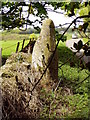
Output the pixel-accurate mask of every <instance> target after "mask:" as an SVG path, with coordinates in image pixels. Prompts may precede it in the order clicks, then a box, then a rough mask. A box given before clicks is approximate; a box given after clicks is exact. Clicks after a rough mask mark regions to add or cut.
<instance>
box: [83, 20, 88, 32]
mask: <svg viewBox="0 0 90 120" xmlns="http://www.w3.org/2000/svg"><path fill="white" fill-rule="evenodd" d="M88 25H89V24H88V22H86V23H84V24H83V29H84V33H85V32H86V29H87V27H88Z"/></svg>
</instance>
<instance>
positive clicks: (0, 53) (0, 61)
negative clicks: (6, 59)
mask: <svg viewBox="0 0 90 120" xmlns="http://www.w3.org/2000/svg"><path fill="white" fill-rule="evenodd" d="M1 66H2V48H0V67H1Z"/></svg>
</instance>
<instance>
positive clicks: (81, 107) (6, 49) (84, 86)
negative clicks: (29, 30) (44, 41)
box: [0, 31, 89, 118]
mask: <svg viewBox="0 0 90 120" xmlns="http://www.w3.org/2000/svg"><path fill="white" fill-rule="evenodd" d="M14 32H15V31H14ZM67 35H68V39H71V36H72V34H69V33H67ZM36 36H37V37H38V34H37V35H36ZM23 39H26V42H25V45H26V44H27V43H28V41H29V34H18V32H17V31H16V32H15V33H13V31H12V32H9V33H7V32H5V33H3V34H2V41H0V45H1V46H2V56H3V57H8V56H10V55H11V54H12V53H13V52H15V50H16V46H17V42H20V43H21V44H20V49H21V46H22V41H23ZM84 41H86V40H84ZM20 49H19V50H20ZM58 56H59V58H58V59H59V60H58V62H59V65H58V67H59V69H58V77H59V80H60V81H61V87H63V86H65V87H67V88H70V89H71V90H72V91H73V95H72V96H68V95H65V96H61V99H62V100H61V101H62V102H63V104H64V105H66V101H68V107H69V108H70V112H69V111H67V109H66V108H65V106H63V107H62V109H61V114H62V117H65V115H66V116H67V117H68V118H70V117H72V118H77V117H80V118H81V117H82V118H87V117H88V112H89V108H88V102H89V101H88V86H89V84H88V81H89V78H87V77H88V74H89V71H88V70H87V69H82V66H81V64H80V61H79V60H78V58H77V57H76V56H74V54H73V53H72V51H71V50H70V49H68V48H67V47H66V45H65V42H60V44H59V46H58ZM85 78H87V79H86V80H85ZM82 81H84V82H82Z"/></svg>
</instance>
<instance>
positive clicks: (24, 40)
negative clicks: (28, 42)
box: [22, 39, 25, 50]
mask: <svg viewBox="0 0 90 120" xmlns="http://www.w3.org/2000/svg"><path fill="white" fill-rule="evenodd" d="M24 43H25V39H24V40H23V44H22V50H23V47H24Z"/></svg>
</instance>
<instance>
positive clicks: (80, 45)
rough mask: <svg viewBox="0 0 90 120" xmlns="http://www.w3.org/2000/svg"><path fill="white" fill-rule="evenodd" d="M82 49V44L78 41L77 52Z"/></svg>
mask: <svg viewBox="0 0 90 120" xmlns="http://www.w3.org/2000/svg"><path fill="white" fill-rule="evenodd" d="M82 47H83V42H82V41H81V40H80V41H79V42H78V50H80V49H81V48H82Z"/></svg>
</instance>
